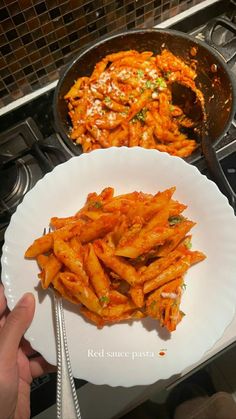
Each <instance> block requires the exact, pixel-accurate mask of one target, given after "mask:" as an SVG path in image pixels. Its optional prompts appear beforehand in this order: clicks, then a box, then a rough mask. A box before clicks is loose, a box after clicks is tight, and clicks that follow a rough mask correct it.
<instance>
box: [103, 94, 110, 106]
mask: <svg viewBox="0 0 236 419" xmlns="http://www.w3.org/2000/svg"><path fill="white" fill-rule="evenodd" d="M104 102H105V103H107V104H108V103H110V102H111V98H110V97H109V96H106V97H105V99H104Z"/></svg>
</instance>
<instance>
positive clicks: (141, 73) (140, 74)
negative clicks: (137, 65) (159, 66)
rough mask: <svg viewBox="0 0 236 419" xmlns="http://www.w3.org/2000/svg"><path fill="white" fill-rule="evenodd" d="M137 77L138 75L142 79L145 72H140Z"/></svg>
mask: <svg viewBox="0 0 236 419" xmlns="http://www.w3.org/2000/svg"><path fill="white" fill-rule="evenodd" d="M137 75H138V78H139V79H141V78H142V77H143V76H144V72H143V70H138V71H137Z"/></svg>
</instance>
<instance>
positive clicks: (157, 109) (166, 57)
mask: <svg viewBox="0 0 236 419" xmlns="http://www.w3.org/2000/svg"><path fill="white" fill-rule="evenodd" d="M196 76H197V74H196V71H195V70H194V69H193V68H191V67H190V66H188V65H186V64H185V63H184V62H183V61H182V60H181V59H180V58H178V57H176V56H175V55H174V54H172V53H171V52H170V51H168V50H166V49H164V50H163V51H162V52H161V53H160V54H159V55H156V56H154V54H153V53H152V52H150V51H145V52H141V53H139V52H137V51H135V50H129V51H120V52H117V53H114V54H110V55H107V56H106V57H104V58H103V59H102V60H101V61H100V62H98V63H97V64H96V66H95V68H94V70H93V72H92V74H91V76H90V77H80V78H78V80H76V82H75V83H74V84H73V86H72V87H71V89H70V90H69V92H68V93H67V94H66V95H65V100H66V101H67V103H68V110H69V116H70V119H71V122H72V131H71V134H70V138H71V140H72V141H74V142H75V143H76V144H80V145H81V146H82V148H83V151H84V152H89V151H91V150H94V149H97V148H107V147H111V146H117V147H119V146H128V147H133V146H141V147H144V148H152V149H157V150H159V151H166V152H168V153H170V154H172V155H176V156H179V157H187V156H189V155H190V154H191V153H192V152H193V151H194V150H195V149H196V147H197V143H196V141H195V140H194V139H192V138H189V137H188V136H189V135H190V134H189V129H190V128H193V127H194V122H193V121H192V120H191V119H190V118H188V117H187V116H186V115H185V114H184V112H183V109H181V107H179V106H176V105H174V103H173V102H172V89H171V87H172V85H173V83H176V82H177V83H180V84H182V85H184V86H186V87H188V88H189V89H191V90H192V91H193V92H194V93H195V95H196V97H197V98H198V100H199V101H200V103H201V104H202V106H203V104H204V99H203V95H202V93H201V91H200V90H199V89H197V87H196V84H195V79H196Z"/></svg>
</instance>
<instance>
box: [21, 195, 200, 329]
mask: <svg viewBox="0 0 236 419" xmlns="http://www.w3.org/2000/svg"><path fill="white" fill-rule="evenodd" d="M174 192H175V188H174V187H173V188H170V189H167V190H165V191H163V192H158V193H157V194H155V195H151V194H145V193H142V192H132V193H128V194H124V195H119V196H114V190H113V188H110V187H109V188H105V189H104V190H103V191H102V192H101V193H100V194H99V195H98V194H97V193H91V194H89V195H88V197H87V201H86V203H85V205H84V207H83V208H81V209H80V210H79V211H78V212H77V213H76V214H75V215H74V216H71V217H66V218H57V217H53V218H51V221H50V223H51V226H52V228H53V231H52V232H50V233H48V234H46V235H44V236H42V237H40V238H38V239H36V240H35V241H34V242H33V244H32V245H31V246H30V247H29V248H28V249H27V251H26V253H25V257H26V258H35V259H36V260H37V262H38V265H39V267H40V269H41V272H40V273H39V279H40V281H41V285H42V287H43V288H44V289H47V288H48V287H49V286H50V285H51V286H53V287H54V288H55V289H56V290H57V291H58V292H59V293H60V294H61V295H62V296H63V297H64V298H66V299H67V300H69V301H71V302H72V303H74V304H78V305H79V307H80V312H81V314H82V315H83V316H85V317H86V318H87V319H89V320H90V321H91V322H93V323H95V324H96V325H97V326H98V327H102V326H104V325H106V324H110V323H117V322H120V321H124V320H135V319H142V318H144V317H146V316H151V317H153V318H155V319H157V320H159V321H160V324H161V325H162V326H164V327H166V328H167V329H168V331H170V332H172V331H174V330H175V329H176V326H177V324H178V323H179V322H180V321H181V319H182V317H183V315H184V313H183V312H182V311H181V309H180V303H181V296H182V293H183V290H184V287H185V284H184V275H185V273H186V272H187V270H188V269H189V267H190V266H191V265H193V264H195V263H197V262H200V261H202V260H203V259H204V258H205V255H204V254H203V253H202V252H199V251H196V250H195V251H193V250H191V235H189V232H190V230H191V229H192V227H193V226H194V225H195V223H194V222H193V221H190V220H188V219H187V218H185V217H184V216H183V215H182V212H183V211H184V210H185V209H186V206H185V205H184V204H182V203H180V202H178V201H176V200H174V199H173V194H174Z"/></svg>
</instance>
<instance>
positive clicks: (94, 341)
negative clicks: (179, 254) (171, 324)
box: [2, 147, 236, 387]
mask: <svg viewBox="0 0 236 419" xmlns="http://www.w3.org/2000/svg"><path fill="white" fill-rule="evenodd" d="M174 185H175V186H176V187H177V191H176V193H175V195H174V197H175V199H178V200H180V201H181V202H183V203H185V204H187V205H188V206H189V207H188V209H187V210H186V211H185V214H186V216H188V217H189V218H190V219H192V220H194V221H196V222H197V225H196V227H194V229H193V230H192V233H193V249H198V250H201V251H203V252H205V253H206V255H207V259H206V260H205V261H203V262H201V263H199V264H197V265H195V266H193V267H192V268H191V269H190V270H189V272H188V273H187V275H186V283H187V289H186V292H185V294H184V296H183V302H182V310H183V311H184V312H185V313H186V316H185V317H184V318H183V320H182V322H181V323H180V324H179V326H178V328H177V330H176V331H175V332H174V333H172V335H171V336H168V333H166V332H165V331H164V330H163V329H160V328H159V327H158V323H157V322H156V321H155V320H153V319H144V320H143V321H137V322H134V323H133V324H132V325H131V324H117V325H112V326H105V327H104V328H103V329H101V330H99V329H97V328H96V326H94V325H92V324H90V323H88V322H86V321H85V320H84V319H83V318H82V317H81V316H80V315H79V314H77V312H76V307H75V306H72V305H71V304H69V303H68V304H67V303H65V307H66V310H65V319H66V326H67V334H68V341H69V349H70V354H71V359H72V366H73V373H74V376H75V377H78V378H83V379H85V380H88V381H90V382H92V383H95V384H109V385H111V386H117V385H122V386H127V387H129V386H133V385H138V384H151V383H153V382H155V381H157V380H158V379H164V378H168V377H169V376H171V375H173V374H177V373H180V372H181V371H182V370H183V369H185V368H187V367H189V366H190V365H192V364H193V363H195V362H197V361H198V360H199V359H200V358H201V357H202V355H203V354H204V353H205V352H206V351H207V350H209V349H210V348H211V347H212V346H213V345H214V344H215V342H216V341H217V340H218V339H219V338H220V337H221V335H222V334H223V332H224V330H225V328H226V326H227V325H228V324H229V323H230V322H231V320H232V318H233V316H234V311H235V301H236V282H235V279H236V257H235V255H236V218H235V217H234V214H233V211H232V209H231V207H230V206H229V204H228V202H227V200H226V198H225V197H224V196H223V195H222V194H221V193H220V192H219V190H218V189H217V187H216V186H215V184H214V183H213V182H211V181H209V180H208V179H207V178H206V177H205V176H202V175H201V174H200V173H199V171H198V170H197V169H196V168H195V167H193V166H190V165H189V164H187V163H185V162H184V161H183V160H181V159H179V158H176V157H171V156H169V155H168V154H166V153H160V152H158V151H154V150H145V149H142V148H130V149H129V148H125V147H122V148H109V149H106V150H98V151H93V152H92V153H90V154H83V155H81V156H80V157H74V158H72V159H71V160H69V161H68V162H66V163H64V164H61V165H59V166H57V167H56V168H55V169H54V170H53V171H52V172H51V173H49V174H47V175H46V176H45V177H44V178H43V179H42V180H40V181H39V182H38V183H37V185H36V186H35V187H34V188H33V189H32V190H31V191H30V192H29V193H28V194H27V195H26V196H25V198H24V200H23V202H22V204H21V205H19V207H18V208H17V211H16V213H15V214H14V215H13V216H12V219H11V223H10V225H9V227H8V229H7V232H6V235H5V245H4V247H3V256H2V268H3V274H2V280H3V282H4V285H5V287H6V295H7V300H8V304H9V306H10V308H13V306H14V305H15V303H16V301H17V300H18V299H19V298H20V296H21V295H22V294H23V293H24V292H26V291H31V292H33V294H34V295H35V297H36V302H37V306H36V313H35V318H34V320H33V323H32V325H31V327H30V328H29V330H28V331H27V339H28V340H29V341H30V342H31V344H32V346H33V347H34V348H35V349H37V350H38V351H39V352H41V353H42V355H43V356H44V357H45V358H46V359H47V360H48V361H49V362H51V363H53V364H55V363H56V350H55V337H54V327H53V321H52V302H51V298H50V297H49V295H48V294H47V293H45V292H43V291H38V289H36V286H37V283H38V280H37V273H38V268H37V264H36V263H35V261H34V260H32V261H29V260H25V259H24V257H23V255H24V252H25V250H26V248H27V247H28V246H29V245H30V244H31V242H32V241H33V240H34V239H35V238H36V237H38V236H40V235H41V234H42V232H43V228H44V227H45V226H47V225H48V222H49V219H50V217H51V216H59V217H60V216H68V215H71V214H73V213H75V212H76V211H77V210H78V209H79V208H80V207H81V206H82V205H83V204H84V202H85V199H86V196H87V194H88V193H89V192H93V191H96V192H100V191H101V189H102V188H104V187H105V186H113V187H114V188H115V192H116V194H120V193H126V192H130V191H134V190H137V191H144V192H150V193H155V192H157V191H158V190H163V189H165V188H169V187H171V186H174ZM39 288H40V287H39ZM161 350H164V351H165V356H163V357H161V356H160V355H159V352H160V351H161Z"/></svg>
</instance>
